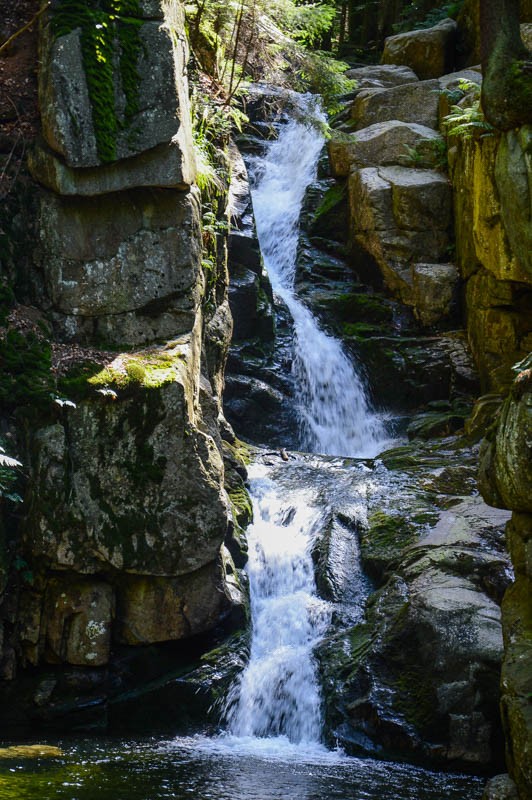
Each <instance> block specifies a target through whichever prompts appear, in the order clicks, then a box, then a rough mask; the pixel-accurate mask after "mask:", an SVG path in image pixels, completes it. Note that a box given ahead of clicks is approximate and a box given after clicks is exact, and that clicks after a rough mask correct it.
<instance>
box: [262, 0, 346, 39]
mask: <svg viewBox="0 0 532 800" xmlns="http://www.w3.org/2000/svg"><path fill="white" fill-rule="evenodd" d="M277 7H278V9H279V10H278V11H277V13H275V15H274V16H275V19H276V20H277V21H278V22H280V24H281V27H282V29H283V30H284V31H286V32H287V33H288V34H289V35H290V36H291V37H292V38H293V39H294V40H295V41H297V42H300V43H301V44H303V45H304V46H305V47H311V46H312V45H314V44H315V43H316V42H317V41H319V40H320V39H321V38H322V37H323V36H324V35H325V34H326V33H327V31H329V29H330V28H331V26H332V24H333V21H334V18H335V16H336V8H335V5H334V3H327V2H325V3H305V4H301V5H299V4H297V3H293V2H291V1H290V0H283V2H279V1H278V3H277Z"/></svg>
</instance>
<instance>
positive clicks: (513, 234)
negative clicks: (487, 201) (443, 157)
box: [495, 125, 532, 284]
mask: <svg viewBox="0 0 532 800" xmlns="http://www.w3.org/2000/svg"><path fill="white" fill-rule="evenodd" d="M495 181H496V185H497V189H498V192H499V197H500V203H501V211H502V219H503V222H504V229H505V231H506V235H507V237H508V240H509V243H510V246H511V249H512V252H513V254H514V255H515V258H516V260H517V262H518V263H519V265H520V267H521V274H523V275H527V282H528V283H530V284H532V219H531V216H530V208H531V206H532V188H531V187H532V126H530V125H525V126H523V127H522V128H520V129H518V130H516V131H508V132H506V133H505V134H504V135H503V136H502V138H501V142H500V145H499V148H498V150H497V157H496V162H495Z"/></svg>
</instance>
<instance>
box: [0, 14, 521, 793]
mask: <svg viewBox="0 0 532 800" xmlns="http://www.w3.org/2000/svg"><path fill="white" fill-rule="evenodd" d="M466 5H467V4H466ZM470 5H471V4H470ZM129 6H131V8H130V7H129ZM466 12H467V9H466ZM466 12H464V14H463V15H462V18H461V19H460V18H459V20H458V23H456V22H455V21H453V20H446V21H445V22H444V23H440V24H438V25H437V26H436V27H435V28H432V29H428V30H424V31H422V32H412V33H405V34H400V35H398V36H394V37H391V38H389V39H388V40H387V42H386V46H385V50H384V55H383V59H382V61H383V63H382V64H380V65H371V66H356V67H354V68H353V69H352V70H351V71H350V73H349V77H351V78H352V79H353V80H355V81H356V88H355V90H354V91H353V93H352V95H351V96H350V97H348V98H345V100H344V109H343V110H342V111H341V112H340V113H339V114H338V115H337V116H336V117H335V118H333V120H332V122H331V125H332V135H331V137H330V139H329V141H328V143H327V145H326V148H324V150H323V152H322V155H321V157H320V161H319V164H318V173H317V176H316V178H315V180H313V181H312V182H311V183H310V185H309V186H308V188H307V190H306V194H305V199H304V204H303V209H302V213H301V218H300V228H301V229H300V235H299V241H298V245H297V254H296V265H295V292H296V295H297V297H298V298H299V299H300V300H301V301H302V303H303V304H304V305H305V306H306V307H307V308H309V309H310V310H311V311H312V313H313V314H314V315H315V317H316V318H317V319H318V320H319V321H320V324H321V325H322V326H323V327H324V328H325V329H326V330H327V331H329V332H331V333H332V334H333V335H334V336H336V337H338V338H339V339H340V340H341V341H342V343H343V347H344V349H345V352H347V353H349V354H350V356H351V358H352V359H353V361H354V363H355V364H360V365H361V369H362V370H363V372H364V375H365V378H366V381H367V385H368V395H369V396H370V398H371V400H372V401H373V404H374V406H375V407H376V408H377V410H378V411H379V412H380V413H381V414H382V416H383V419H384V425H385V427H386V430H387V443H385V444H384V447H383V450H382V452H380V453H379V455H378V458H376V459H367V458H363V459H362V460H360V459H359V460H356V459H345V458H344V459H343V464H342V466H341V469H343V470H346V471H345V473H344V472H341V471H340V467H339V465H338V461H337V460H335V458H334V456H350V455H352V454H351V453H348V452H346V453H339V452H338V453H333V454H331V456H330V457H329V459H327V458H325V459H323V461H319V463H318V462H316V460H315V459H314V457H312V456H308V455H305V454H301V453H299V452H298V451H299V450H300V449H301V434H300V429H299V426H298V418H297V412H296V410H295V409H294V393H295V388H294V371H293V369H292V365H293V361H294V356H293V352H292V341H293V339H294V327H293V321H292V319H291V315H290V313H289V309H288V307H287V305H286V303H285V302H282V301H280V300H279V298H278V297H274V293H273V291H272V286H271V282H270V279H269V277H268V274H267V272H266V271H265V269H264V265H263V260H262V258H261V252H260V245H259V242H258V238H257V232H256V224H255V220H254V212H253V201H252V194H253V184H254V181H256V180H257V178H255V177H254V173H253V169H252V167H251V166H250V164H251V161H252V160H253V159H254V158H255V159H256V158H257V157H259V158H260V156H261V154H263V153H264V151H265V149H266V148H267V147H268V146H269V139H270V137H272V136H273V138H274V139H275V138H276V137H278V136H279V135H280V132H281V131H282V130H283V128H284V127H286V125H287V121H288V119H289V118H290V115H291V114H292V113H293V109H292V108H291V101H290V100H288V105H287V104H286V99H284V94H283V93H279V91H278V90H277V89H272V88H271V87H258V88H257V87H252V88H251V90H250V91H249V92H248V95H247V100H246V113H247V114H248V116H249V120H250V122H249V124H247V125H246V126H245V127H244V130H243V131H242V132H241V133H240V135H239V136H237V137H236V145H237V146H238V149H237V146H235V144H231V145H230V146H229V151H228V154H227V161H228V163H230V179H228V176H227V174H223V173H222V189H221V190H220V191H221V197H222V201H221V202H220V204H219V209H220V210H219V212H218V216H219V218H220V219H222V220H223V219H227V215H228V214H229V215H230V222H231V227H230V230H229V235H228V236H227V237H226V234H225V232H224V230H223V225H219V226H218V229H217V232H216V233H215V234H212V233H210V232H209V231H208V230H206V229H207V228H208V227H209V223H208V222H206V220H205V203H206V199H205V195H204V194H203V197H202V194H201V192H200V190H199V189H198V187H197V185H196V178H197V172H196V169H197V168H196V164H195V156H194V148H193V145H192V127H191V114H190V109H189V100H188V87H187V80H186V68H185V65H186V63H187V58H188V53H187V43H186V37H185V35H184V31H185V28H184V20H183V15H182V8H181V6H180V4H179V3H176V2H164V3H161V4H159V3H158V2H155V3H152V2H148V1H147V0H142V1H141V2H138V3H136V2H135V3H130V4H129V5H128V9H127V14H124V19H123V20H121V19H120V16H118V17H116V18H114V21H113V23H112V24H113V25H115V26H116V31H117V32H116V34H115V37H114V38H113V39H112V42H111V44H110V45H109V46H110V47H111V49H112V47H117V45H116V41H117V40H119V41H126V39H127V37H130V39H128V42H129V44H128V47H133V52H134V53H135V56H136V62H135V70H133V72H132V71H131V64H129V65H128V64H127V62H126V59H124V58H123V57H120V58H119V55H118V53H119V51H118V50H117V51H116V53H115V55H114V57H113V58H114V60H113V65H114V66H113V70H112V72H111V75H110V77H107V76H105V75H102V78H101V80H102V82H103V83H104V84H105V81H106V80H109V81H110V83H109V84H108V86H107V90H109V88H110V90H111V96H112V98H113V103H114V116H113V115H112V116H113V119H111V120H109V119H107V120H104V121H103V122H102V121H100V122H99V123H98V122H95V115H94V113H92V114H91V104H94V95H91V92H94V83H93V81H94V78H93V76H92V75H91V67H90V65H89V64H87V62H86V61H84V59H85V55H84V50H83V48H84V43H83V41H84V39H83V36H84V33H83V26H81V28H80V27H74V28H73V27H72V26H71V23H70V21H69V18H68V15H65V18H64V19H62V18H61V12H60V11H57V12H54V11H53V10H52V11H50V12H48V13H47V14H45V15H44V16H43V19H42V21H41V31H40V34H39V47H40V62H41V67H40V71H39V108H40V115H41V121H42V138H41V139H39V140H38V141H37V142H36V144H35V146H34V148H33V149H32V151H31V154H30V156H29V158H28V164H27V168H28V172H27V173H25V174H24V180H23V181H19V185H18V187H17V191H16V192H14V193H12V194H11V195H10V198H9V202H8V203H7V204H6V205H5V213H4V212H3V213H2V230H4V231H6V232H7V236H6V241H7V246H6V247H5V248H4V249H3V251H2V277H3V279H4V284H3V287H4V290H3V291H4V298H5V299H4V300H3V303H4V306H3V309H4V310H3V333H2V340H1V343H0V355H1V358H2V363H3V365H6V366H7V369H6V370H5V378H3V379H2V386H1V390H2V401H3V408H4V409H5V413H4V415H3V418H2V445H3V447H4V448H5V450H6V451H7V452H9V454H10V455H12V456H15V457H16V458H17V459H19V460H20V462H21V463H22V464H23V465H24V467H23V469H24V472H25V476H26V477H25V481H24V482H20V481H19V483H18V484H17V485H15V484H14V483H12V482H11V476H12V475H13V471H12V470H9V469H7V471H6V478H3V480H7V477H9V482H8V483H6V488H5V489H4V488H3V489H2V491H3V494H4V495H5V498H4V500H3V508H2V511H3V516H2V524H1V527H0V534H1V537H2V547H1V549H0V552H1V554H2V561H1V566H2V572H1V573H0V575H1V582H0V588H1V590H2V605H1V619H2V623H1V624H2V637H1V643H2V644H1V654H2V662H1V663H2V678H3V680H2V685H1V687H0V693H1V696H2V702H3V706H4V708H5V709H6V714H5V716H4V720H3V723H2V724H3V727H4V728H5V730H6V733H7V732H8V731H9V734H7V735H10V737H12V736H13V733H16V734H17V735H27V734H28V732H29V731H30V730H31V731H33V730H35V726H36V725H37V726H39V728H40V729H44V730H53V729H59V730H65V729H77V730H101V731H104V730H116V729H118V730H120V729H122V728H123V727H124V726H126V727H127V726H133V727H134V726H135V725H137V726H138V725H139V724H140V725H142V724H143V723H142V718H143V712H142V711H141V708H142V707H144V708H150V707H151V708H153V709H157V714H159V716H160V720H164V724H165V725H168V724H169V723H170V722H171V723H172V724H174V725H175V726H177V727H182V726H184V727H186V726H187V725H189V726H190V725H193V724H197V721H198V720H200V724H203V723H204V721H205V720H207V719H209V720H211V723H212V722H213V721H214V724H216V722H217V719H218V716H219V715H217V714H216V713H215V711H214V712H213V711H212V710H211V711H210V712H209V711H208V708H209V706H210V705H211V703H212V702H213V700H218V701H220V697H222V696H223V695H224V693H226V692H227V688H228V685H229V683H230V682H231V681H232V680H233V677H234V674H235V673H237V672H239V671H240V670H241V669H242V667H243V665H244V663H245V661H246V660H247V652H248V643H247V634H246V633H245V632H244V630H245V628H246V626H247V620H248V613H249V612H248V600H247V592H246V577H245V574H244V575H242V574H241V572H240V570H241V569H242V567H244V566H245V564H246V544H245V540H244V538H243V534H242V528H243V527H245V526H246V524H247V523H249V521H250V519H251V507H250V501H249V497H248V495H247V491H246V488H245V480H246V463H247V462H248V461H249V459H250V457H251V458H256V459H258V460H259V461H260V460H261V459H263V460H264V459H265V460H266V461H268V460H269V462H271V464H273V465H274V469H275V470H278V471H279V472H280V471H281V470H282V468H283V463H285V462H288V465H289V467H290V469H293V470H294V471H295V473H298V472H299V471H300V472H301V474H302V475H303V480H309V481H313V480H315V481H316V483H315V486H316V487H317V488H316V489H315V497H316V498H317V500H316V502H317V503H318V505H320V507H321V508H322V511H321V512H320V513H321V516H320V522H319V525H318V526H317V531H315V535H314V538H313V544H312V560H313V563H314V571H315V575H316V584H317V591H318V595H319V597H320V598H322V599H323V600H324V601H326V602H328V603H330V604H331V608H332V609H333V611H332V616H331V619H330V624H329V626H328V629H327V631H326V633H325V635H324V636H322V638H321V640H320V642H319V643H318V645H317V647H316V648H315V659H316V663H317V670H318V674H319V680H320V683H321V687H322V694H323V712H324V723H325V733H324V736H325V739H326V741H327V742H328V743H329V744H330V745H334V744H335V743H338V742H339V743H340V744H341V745H342V747H343V748H344V750H345V751H346V752H347V753H350V754H352V755H355V756H359V755H362V756H364V757H377V758H387V759H390V758H392V759H399V760H406V761H410V762H413V763H421V764H425V765H431V766H432V767H434V768H440V769H441V768H444V769H448V768H451V769H462V770H464V769H465V770H468V771H472V772H482V773H483V774H493V773H494V772H501V773H504V771H505V753H504V751H506V768H507V769H508V771H509V773H510V776H511V777H508V776H505V777H501V776H498V777H497V778H495V779H493V780H492V781H491V782H490V784H489V785H488V788H487V789H486V795H485V796H486V798H490V799H491V800H496V798H503V797H504V798H511V797H519V798H520V800H523V798H526V797H527V796H528V795H529V793H530V791H531V786H532V783H531V781H532V776H531V775H530V766H529V764H530V736H531V731H532V721H531V719H530V713H531V712H530V691H531V688H530V624H529V621H530V620H529V617H530V602H531V600H530V598H531V595H530V586H529V584H530V579H531V574H530V558H529V553H528V550H529V544H530V538H531V536H530V530H529V529H530V514H531V513H532V509H531V507H530V447H529V442H528V439H529V438H530V431H529V428H530V380H529V378H530V375H529V373H530V364H529V358H528V354H529V351H530V336H531V335H532V333H531V328H530V310H531V306H530V304H531V298H532V294H531V288H530V284H531V278H530V263H529V260H530V255H529V254H530V247H529V246H527V244H528V238H529V235H530V229H531V227H530V146H529V145H530V141H529V140H530V130H529V129H530V126H529V125H526V124H525V125H522V126H520V127H519V128H513V129H512V130H508V131H503V132H500V131H497V130H495V129H491V128H489V127H487V126H485V127H484V128H482V127H480V126H479V129H478V131H477V130H472V129H471V130H466V131H465V133H464V130H463V129H462V130H460V126H461V125H463V124H464V123H463V122H460V120H458V121H456V119H457V118H458V117H459V115H460V113H462V112H459V111H456V110H453V108H454V109H462V110H463V113H464V114H465V115H466V117H467V118H468V119H470V118H471V115H470V114H469V116H468V112H467V110H468V109H471V108H473V109H474V108H475V107H476V106H477V105H478V99H479V93H480V85H481V83H482V73H481V70H480V67H479V66H478V64H477V63H476V61H477V60H478V54H477V53H475V50H474V48H473V47H472V48H471V49H470V53H469V59H468V57H467V54H466V53H464V51H463V50H462V51H460V52H459V55H458V51H457V49H456V47H457V41H459V40H460V37H461V36H463V35H464V34H463V31H464V30H465V28H466V27H467V24H469V22H468V20H470V18H469V17H468V16H467V13H466ZM521 17H522V22H523V26H522V28H523V39H524V40H525V41H526V37H527V35H528V27H529V25H528V23H530V22H531V21H532V18H531V17H530V16H529V15H528V16H527V12H526V9H525V10H524V12H522V14H521ZM122 28H123V30H122ZM120 37H122V39H120ZM113 42H114V44H113ZM121 47H122V52H126V50H127V48H126V46H125V45H123V44H122V45H121ZM135 48H137V49H135ZM128 52H129V51H128ZM420 53H421V54H422V55H420ZM128 70H129V71H128ZM453 70H454V71H453ZM132 76H133V78H132ZM132 86H133V88H134V90H133V89H132ZM103 88H104V89H105V86H104V87H103ZM100 91H103V90H102V87H100ZM272 109H273V115H272ZM453 115H454V117H453ZM96 119H97V117H96ZM453 119H454V120H455V121H454V122H453ZM472 128H475V126H472ZM265 133H266V138H265V135H264V134H265ZM242 155H243V159H242ZM246 164H247V165H248V167H249V169H250V176H251V193H250V189H249V177H248V168H247V167H246ZM202 217H203V220H202ZM527 237H528V238H527ZM206 248H210V249H211V253H213V252H214V256H215V257H214V260H212V258H210V259H209V261H208V264H207V265H206V263H205V250H206ZM227 248H228V249H227ZM213 264H214V267H213ZM228 266H229V272H230V276H229V274H228ZM15 298H16V299H15ZM233 320H234V323H233ZM233 325H234V329H233ZM28 365H31V368H30V369H29V368H28ZM15 387H17V388H15ZM222 394H223V398H222ZM222 399H223V403H224V405H223V406H222ZM226 419H227V420H228V421H226ZM231 426H233V428H234V429H235V431H236V432H237V434H238V435H239V436H242V437H243V438H244V439H245V440H247V441H248V442H252V443H253V444H254V445H263V446H265V447H266V448H267V449H268V453H267V454H266V455H264V454H263V451H261V450H259V451H256V450H255V449H254V448H253V447H251V448H250V447H248V446H247V445H244V444H242V443H241V442H240V441H239V440H238V439H236V438H235V434H234V433H233V429H232V427H231ZM271 449H273V451H275V452H270V450H271ZM287 451H288V452H287ZM278 452H280V455H279V454H278ZM317 452H318V453H319V452H320V451H319V450H318V451H317ZM322 452H323V451H322ZM340 461H341V459H340ZM479 464H480V475H479V477H478V482H477V472H478V469H479ZM275 465H277V466H275ZM15 474H16V473H15ZM341 476H344V477H341ZM297 480H299V478H297ZM281 484H282V481H281ZM311 485H314V484H311ZM286 487H291V484H289V483H286ZM479 489H480V492H481V494H482V497H481V496H479ZM17 491H18V492H20V491H22V492H23V499H24V503H23V504H22V505H21V504H20V503H19V502H18V500H17V499H16V497H17V495H16V492H17ZM290 513H291V512H290ZM505 531H506V533H505ZM505 542H506V544H505ZM508 551H509V552H508ZM357 564H360V565H361V566H360V567H359V566H357ZM356 582H358V584H360V586H361V587H362V588H361V589H360V590H358V589H357V590H356V591H355V590H354V588H353V586H354V583H356ZM358 584H357V585H358ZM501 603H502V615H501ZM228 637H229V638H228ZM213 647H216V649H215V650H213ZM501 665H502V677H501ZM169 702H171V703H172V705H173V707H172V709H169V708H168V707H167V706H168V703H169ZM142 704H144V705H142ZM176 708H179V712H176ZM191 720H193V722H191ZM398 796H399V795H398ZM405 796H406V795H405ZM441 796H444V795H443V794H442V795H441Z"/></svg>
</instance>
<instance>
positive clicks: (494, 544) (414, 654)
mask: <svg viewBox="0 0 532 800" xmlns="http://www.w3.org/2000/svg"><path fill="white" fill-rule="evenodd" d="M443 450H445V456H443V452H442V451H440V453H438V450H437V448H435V447H434V446H430V445H427V446H426V447H423V446H421V447H420V445H419V444H418V445H414V446H413V449H409V448H408V447H405V448H399V449H398V450H395V451H393V450H392V451H390V452H389V453H384V454H383V456H382V460H383V463H384V464H385V465H386V466H387V467H389V469H390V473H388V474H386V471H385V470H384V468H383V470H384V471H383V472H382V473H381V474H380V475H379V483H380V486H381V489H380V490H377V491H376V493H375V495H374V496H373V497H370V499H369V508H368V518H367V522H366V523H365V524H364V523H362V524H361V523H360V521H359V522H358V529H359V536H360V548H361V557H362V564H363V565H364V566H365V569H366V571H367V572H369V574H370V575H371V577H372V578H373V580H374V581H375V582H376V583H377V586H378V587H380V588H378V590H377V591H376V592H375V593H374V594H373V595H370V598H369V601H368V604H367V609H366V616H365V620H364V622H363V623H361V624H358V625H356V626H355V627H352V628H350V629H348V630H347V631H344V632H341V633H338V634H333V635H332V636H331V637H330V638H329V639H326V640H325V641H324V643H323V644H322V645H321V646H320V648H319V650H318V659H319V663H320V667H321V673H322V677H323V681H324V687H325V688H324V691H325V699H326V718H327V721H328V724H329V726H331V728H330V733H331V737H332V738H339V739H340V741H341V742H342V744H343V745H344V746H345V747H347V748H348V750H349V751H350V752H354V753H365V754H380V755H388V756H390V755H395V756H397V755H398V754H401V755H402V756H403V757H404V756H405V755H406V754H409V755H412V754H414V753H417V754H423V755H424V756H425V758H427V759H429V760H431V761H433V762H434V763H440V764H441V763H445V762H447V763H453V764H455V765H458V764H461V765H466V764H469V765H470V766H472V765H476V766H477V767H478V766H480V765H482V764H485V765H488V764H492V763H493V761H494V760H496V761H498V762H500V760H501V754H502V753H501V751H502V742H501V741H500V735H499V720H498V682H499V674H500V672H499V670H500V662H501V658H502V649H503V639H502V630H501V621H500V617H501V614H500V608H499V601H500V598H501V595H502V592H503V591H504V589H505V587H506V586H507V585H508V582H509V580H510V570H509V562H508V557H507V554H506V553H505V552H504V542H503V535H502V534H503V530H504V524H505V522H506V520H507V519H508V515H507V513H505V512H500V511H494V510H490V509H489V508H488V507H487V506H486V505H485V504H484V503H483V502H482V501H481V500H480V499H479V498H478V497H477V498H475V497H467V496H464V492H465V491H467V487H468V485H469V486H470V487H471V488H473V486H474V460H475V456H474V454H471V453H467V451H463V450H462V451H461V450H460V447H459V444H458V443H456V442H455V443H454V444H452V443H451V441H450V440H447V443H446V446H444V448H443ZM414 452H415V455H414ZM442 457H443V458H444V460H445V467H443V468H441V467H439V466H437V465H438V459H439V458H442ZM405 473H406V474H405ZM407 476H408V477H407ZM416 476H417V477H416ZM405 486H407V487H411V488H410V489H407V490H406V492H405V488H404V487H405ZM398 490H399V491H401V492H402V494H401V503H400V509H398V505H397V500H396V499H394V497H395V494H394V493H395V491H398ZM425 492H427V494H425ZM460 495H461V496H460ZM429 498H431V499H429ZM434 500H436V502H435V504H434V505H433V502H434ZM352 524H355V527H357V523H352Z"/></svg>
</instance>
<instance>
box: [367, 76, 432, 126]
mask: <svg viewBox="0 0 532 800" xmlns="http://www.w3.org/2000/svg"><path fill="white" fill-rule="evenodd" d="M439 90H440V84H439V83H438V81H437V80H428V81H419V82H417V83H408V84H404V85H399V86H393V87H391V88H389V89H364V90H363V91H361V92H360V93H359V94H358V95H357V96H356V98H355V100H354V103H353V105H352V107H351V117H352V119H353V123H354V125H355V129H356V130H360V129H361V128H366V127H367V126H368V125H373V124H374V123H376V122H385V121H386V120H391V119H397V120H400V121H401V122H414V123H416V124H417V125H425V126H426V127H427V128H433V129H434V130H436V129H437V128H438V92H439Z"/></svg>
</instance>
